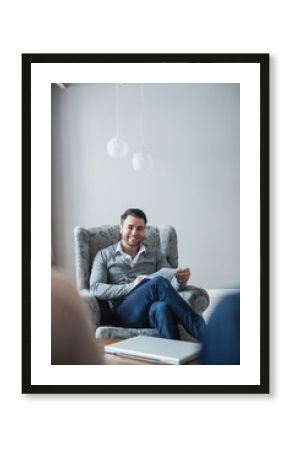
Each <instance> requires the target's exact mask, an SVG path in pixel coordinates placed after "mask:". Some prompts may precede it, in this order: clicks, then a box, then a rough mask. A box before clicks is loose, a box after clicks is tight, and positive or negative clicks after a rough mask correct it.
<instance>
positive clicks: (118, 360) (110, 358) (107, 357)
mask: <svg viewBox="0 0 290 450" xmlns="http://www.w3.org/2000/svg"><path fill="white" fill-rule="evenodd" d="M121 340H122V339H96V345H97V349H98V351H99V353H100V355H101V357H102V358H103V364H121V365H136V364H138V365H140V364H141V365H148V364H149V365H152V364H153V365H155V364H160V363H157V362H156V363H153V362H151V361H150V362H147V361H142V360H136V359H131V358H124V357H123V356H116V355H111V354H110V353H105V352H104V346H105V345H108V344H114V343H115V342H118V341H121ZM195 364H196V365H199V364H200V361H199V359H198V358H197V359H193V360H192V361H189V362H187V363H185V365H195ZM166 365H167V364H166Z"/></svg>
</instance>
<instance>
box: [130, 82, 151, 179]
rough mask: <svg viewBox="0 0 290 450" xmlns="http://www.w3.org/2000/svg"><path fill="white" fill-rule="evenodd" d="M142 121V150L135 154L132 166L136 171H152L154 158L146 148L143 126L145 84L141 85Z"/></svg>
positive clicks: (140, 121)
mask: <svg viewBox="0 0 290 450" xmlns="http://www.w3.org/2000/svg"><path fill="white" fill-rule="evenodd" d="M140 100H141V105H140V119H139V130H140V140H141V149H140V150H139V151H138V152H135V153H134V155H133V157H132V166H133V169H134V170H136V171H141V170H143V171H145V170H151V169H153V166H154V161H153V156H152V154H151V153H150V152H149V151H148V150H147V149H146V147H145V138H144V124H143V106H144V92H143V84H141V85H140Z"/></svg>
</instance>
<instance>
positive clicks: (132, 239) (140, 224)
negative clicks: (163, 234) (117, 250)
mask: <svg viewBox="0 0 290 450" xmlns="http://www.w3.org/2000/svg"><path fill="white" fill-rule="evenodd" d="M120 232H121V235H122V246H123V248H124V250H125V249H126V248H130V249H134V248H139V245H140V243H141V242H142V241H143V239H144V236H145V222H144V220H143V219H141V218H140V217H134V216H128V217H127V218H126V219H125V220H124V222H123V223H122V224H121V225H120Z"/></svg>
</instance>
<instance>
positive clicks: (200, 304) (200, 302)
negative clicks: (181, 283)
mask: <svg viewBox="0 0 290 450" xmlns="http://www.w3.org/2000/svg"><path fill="white" fill-rule="evenodd" d="M178 293H179V294H180V295H181V297H182V298H183V300H184V301H185V302H186V303H187V304H188V305H189V306H190V307H191V308H192V309H193V311H194V312H195V313H197V314H199V315H202V313H203V312H204V311H205V310H206V308H207V307H208V305H209V295H208V293H207V292H206V290H205V289H202V288H199V287H196V286H190V285H188V286H185V288H184V289H182V291H180V292H178Z"/></svg>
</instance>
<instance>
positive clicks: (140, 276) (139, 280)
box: [133, 275, 146, 287]
mask: <svg viewBox="0 0 290 450" xmlns="http://www.w3.org/2000/svg"><path fill="white" fill-rule="evenodd" d="M144 278H146V275H138V277H136V278H135V280H134V281H133V285H134V287H136V286H137V284H139V283H141V281H142V280H144Z"/></svg>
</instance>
